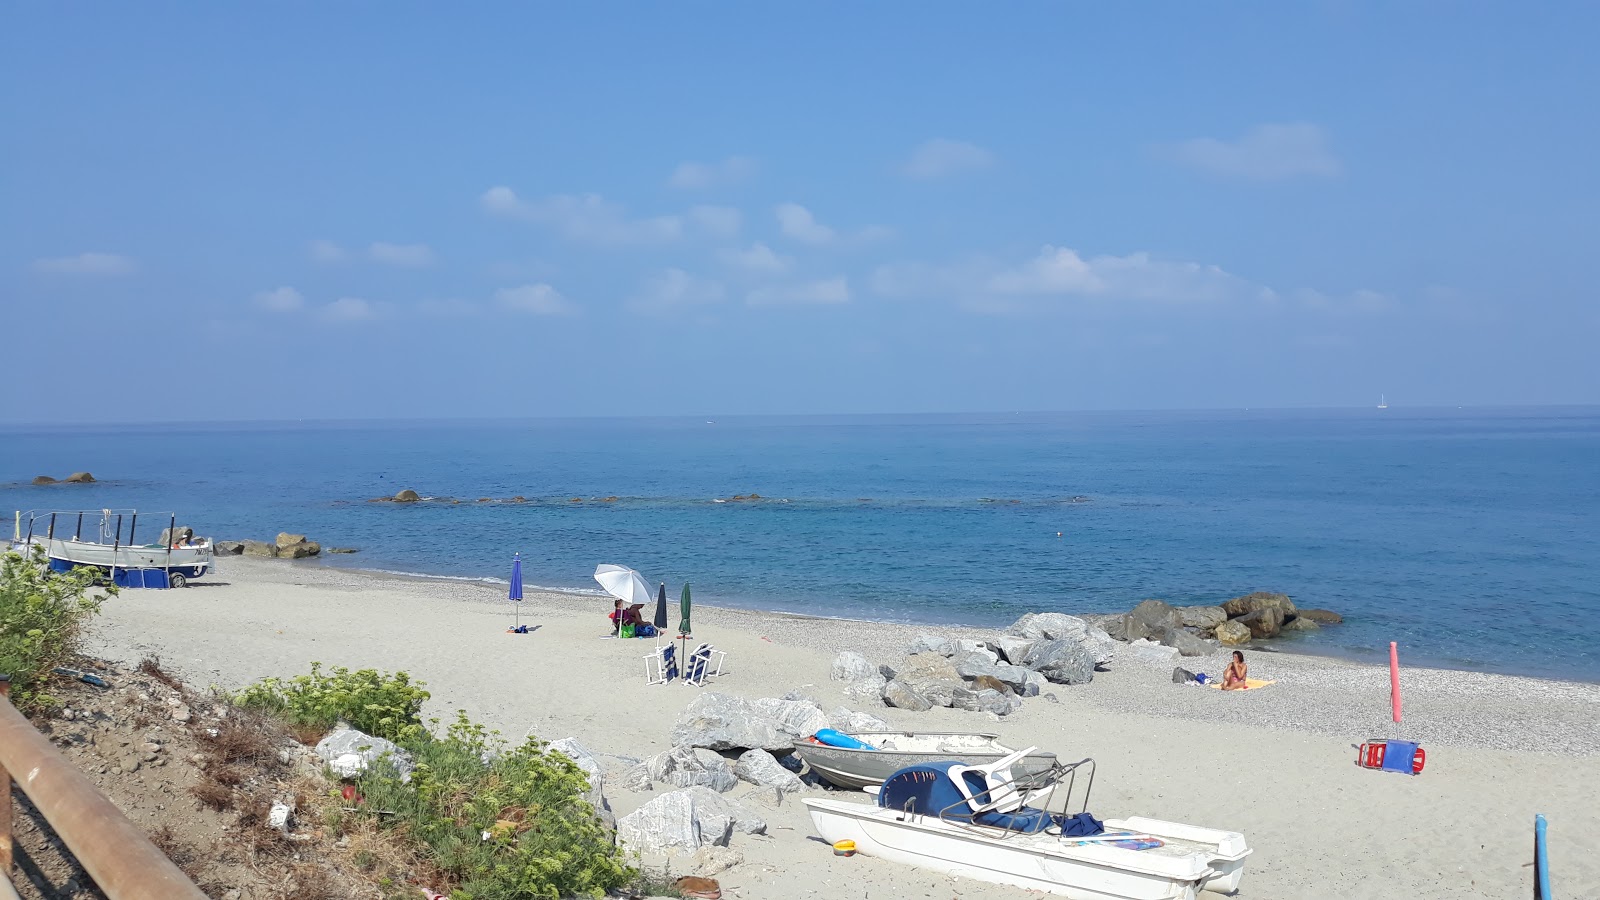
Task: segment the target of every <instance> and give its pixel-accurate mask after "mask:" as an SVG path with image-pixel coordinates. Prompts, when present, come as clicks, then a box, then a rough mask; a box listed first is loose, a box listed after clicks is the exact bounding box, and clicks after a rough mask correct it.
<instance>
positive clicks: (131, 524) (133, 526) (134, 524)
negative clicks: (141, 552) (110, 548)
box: [128, 513, 139, 547]
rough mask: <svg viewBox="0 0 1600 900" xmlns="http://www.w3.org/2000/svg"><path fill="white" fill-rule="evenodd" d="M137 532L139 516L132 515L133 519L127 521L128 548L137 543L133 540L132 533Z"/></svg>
mask: <svg viewBox="0 0 1600 900" xmlns="http://www.w3.org/2000/svg"><path fill="white" fill-rule="evenodd" d="M138 530H139V514H138V513H134V514H133V518H132V519H129V520H128V546H129V547H132V546H134V545H135V544H137V543H139V542H138V541H136V540H134V539H133V533H134V532H135V531H138Z"/></svg>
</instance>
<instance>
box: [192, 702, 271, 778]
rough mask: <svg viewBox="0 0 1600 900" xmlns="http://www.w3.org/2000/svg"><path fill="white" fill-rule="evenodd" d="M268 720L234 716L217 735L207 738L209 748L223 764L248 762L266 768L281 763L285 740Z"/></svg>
mask: <svg viewBox="0 0 1600 900" xmlns="http://www.w3.org/2000/svg"><path fill="white" fill-rule="evenodd" d="M276 730H277V729H275V728H273V727H272V726H271V725H270V724H269V723H268V722H267V721H266V720H264V719H262V718H260V717H258V716H249V715H230V716H229V717H228V719H227V721H225V722H223V723H222V725H220V726H219V727H218V728H217V735H216V737H207V738H205V743H206V746H207V749H209V750H210V751H211V755H212V756H213V758H215V759H216V761H217V762H219V763H247V764H250V765H254V766H259V767H261V768H264V769H276V768H277V767H278V766H279V764H280V763H279V761H278V746H279V744H280V743H281V739H279V738H278V735H277V734H275V733H274V732H275V731H276Z"/></svg>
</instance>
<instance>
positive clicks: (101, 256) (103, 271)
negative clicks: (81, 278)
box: [33, 253, 137, 275]
mask: <svg viewBox="0 0 1600 900" xmlns="http://www.w3.org/2000/svg"><path fill="white" fill-rule="evenodd" d="M33 268H34V270H35V271H38V272H48V273H50V274H52V275H127V274H129V273H130V272H132V271H133V270H134V269H135V268H137V265H136V264H135V263H134V261H133V257H131V256H123V255H121V254H118V253H79V254H78V255H77V256H56V257H51V258H48V259H36V260H34V261H33Z"/></svg>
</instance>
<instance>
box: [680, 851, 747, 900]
mask: <svg viewBox="0 0 1600 900" xmlns="http://www.w3.org/2000/svg"><path fill="white" fill-rule="evenodd" d="M742 862H744V854H743V853H740V852H739V851H738V850H735V849H734V848H732V847H718V846H717V845H715V844H709V845H707V846H704V847H701V848H700V849H699V850H696V851H695V852H694V854H693V855H691V856H690V857H689V860H688V865H689V867H690V868H692V869H694V870H695V872H697V873H699V878H700V880H702V881H708V880H709V881H711V883H712V884H716V881H715V880H714V879H711V878H710V876H712V875H720V874H722V873H723V872H726V871H728V870H729V869H731V868H733V867H734V866H737V865H738V864H740V863H742ZM680 880H682V879H680ZM717 887H718V889H720V888H721V885H717ZM682 890H683V889H682V888H679V891H680V892H682Z"/></svg>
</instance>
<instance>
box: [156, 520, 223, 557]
mask: <svg viewBox="0 0 1600 900" xmlns="http://www.w3.org/2000/svg"><path fill="white" fill-rule="evenodd" d="M192 540H194V529H193V528H190V527H189V526H187V525H179V526H178V527H177V528H163V529H161V536H160V537H158V538H156V543H157V544H160V545H161V546H163V547H170V546H172V545H173V544H176V543H178V542H180V541H183V542H188V541H192ZM212 549H213V551H215V549H216V548H215V547H213V548H212Z"/></svg>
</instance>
